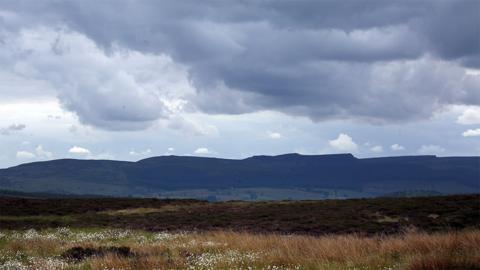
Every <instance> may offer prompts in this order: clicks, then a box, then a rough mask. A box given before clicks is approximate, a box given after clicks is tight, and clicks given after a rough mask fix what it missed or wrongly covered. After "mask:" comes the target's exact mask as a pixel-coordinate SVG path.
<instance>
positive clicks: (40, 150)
mask: <svg viewBox="0 0 480 270" xmlns="http://www.w3.org/2000/svg"><path fill="white" fill-rule="evenodd" d="M35 153H36V154H37V156H38V157H40V158H52V157H53V153H52V152H49V151H47V150H45V149H43V146H42V145H39V146H37V148H35Z"/></svg>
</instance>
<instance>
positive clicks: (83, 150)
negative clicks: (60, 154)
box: [68, 146, 91, 155]
mask: <svg viewBox="0 0 480 270" xmlns="http://www.w3.org/2000/svg"><path fill="white" fill-rule="evenodd" d="M68 152H69V153H70V154H77V155H87V154H90V153H91V152H90V150H88V149H86V148H83V147H79V146H74V147H72V148H70V150H68Z"/></svg>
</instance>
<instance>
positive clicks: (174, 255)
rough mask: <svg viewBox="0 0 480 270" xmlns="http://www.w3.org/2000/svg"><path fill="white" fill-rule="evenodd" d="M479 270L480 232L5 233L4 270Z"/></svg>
mask: <svg viewBox="0 0 480 270" xmlns="http://www.w3.org/2000/svg"><path fill="white" fill-rule="evenodd" d="M7 269H8V270H11V269H16V270H23V269H32V270H33V269H40V270H53V269H99V270H100V269H101V270H107V269H109V270H114V269H116V270H120V269H124V270H127V269H132V270H133V269H187V270H194V269H199V270H206V269H246V270H247V269H252V270H253V269H265V270H287V269H292V270H293V269H296V270H300V269H309V270H310V269H311V270H313V269H319V270H322V269H334V270H340V269H349V270H354V269H357V270H360V269H362V270H369V269H372V270H373V269H381V270H396V269H398V270H447V269H448V270H452V269H453V270H455V269H457V270H461V269H462V270H474V269H480V231H479V230H463V231H458V232H442V233H431V234H427V233H421V232H418V231H415V230H410V231H405V232H403V233H400V234H396V235H389V236H386V235H384V236H359V235H355V234H349V235H325V236H321V237H316V236H300V235H278V234H252V233H238V232H229V231H215V232H213V231H212V232H202V233H192V232H184V233H181V232H178V233H168V232H156V233H155V232H144V231H130V230H118V229H115V230H112V229H100V230H99V229H69V228H57V229H47V230H42V231H36V230H33V229H31V230H20V231H17V230H16V231H2V232H1V233H0V270H7Z"/></svg>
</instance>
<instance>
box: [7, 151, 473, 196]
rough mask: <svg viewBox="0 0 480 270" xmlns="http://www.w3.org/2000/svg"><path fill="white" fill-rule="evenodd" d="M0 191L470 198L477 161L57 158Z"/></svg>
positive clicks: (13, 173)
mask: <svg viewBox="0 0 480 270" xmlns="http://www.w3.org/2000/svg"><path fill="white" fill-rule="evenodd" d="M0 189H5V190H17V191H23V192H50V193H69V194H101V195H122V196H128V195H134V196H164V197H197V198H204V197H208V196H215V195H217V196H221V194H230V195H231V197H228V196H226V197H225V198H224V199H244V198H243V197H242V196H243V195H244V194H242V192H243V193H248V194H249V196H250V197H249V198H250V199H255V198H258V196H262V194H261V193H259V192H258V190H259V189H261V190H262V192H263V194H264V195H265V194H268V193H278V192H281V191H282V190H283V191H284V190H292V191H294V192H292V193H291V196H293V197H288V196H285V195H279V198H282V197H285V198H296V196H298V197H299V198H307V199H308V198H313V199H315V198H317V197H315V196H316V195H315V194H318V195H319V196H320V197H318V198H321V197H322V196H323V197H329V196H332V194H334V195H335V196H336V197H367V196H377V195H382V194H387V193H393V192H405V191H415V192H418V191H425V192H429V193H432V192H434V193H442V194H452V193H476V192H479V191H480V157H435V156H404V157H385V158H369V159H358V158H355V157H354V156H353V155H351V154H337V155H309V156H306V155H299V154H286V155H279V156H254V157H250V158H246V159H242V160H234V159H220V158H204V157H182V156H160V157H153V158H148V159H144V160H140V161H138V162H124V161H106V160H73V159H63V160H54V161H46V162H35V163H29V164H22V165H19V166H16V167H12V168H8V169H3V170H0ZM222 192H223V193H222ZM295 192H297V193H295ZM257 193H258V194H257ZM239 194H240V195H239ZM339 194H340V195H339ZM236 196H237V197H238V196H240V197H238V198H237V197H236ZM265 196H266V195H265ZM266 198H268V196H266ZM274 198H276V197H274ZM247 199H248V198H247ZM260 199H261V198H260Z"/></svg>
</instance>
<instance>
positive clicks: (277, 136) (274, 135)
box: [268, 131, 283, 139]
mask: <svg viewBox="0 0 480 270" xmlns="http://www.w3.org/2000/svg"><path fill="white" fill-rule="evenodd" d="M268 137H269V138H270V139H281V138H283V136H282V134H280V133H278V132H270V131H269V132H268Z"/></svg>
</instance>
